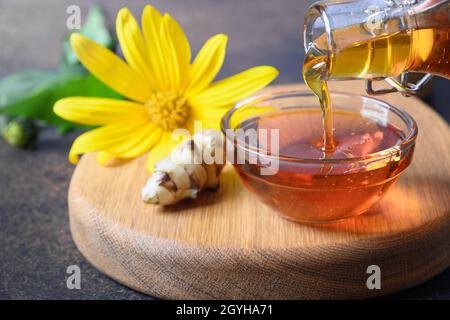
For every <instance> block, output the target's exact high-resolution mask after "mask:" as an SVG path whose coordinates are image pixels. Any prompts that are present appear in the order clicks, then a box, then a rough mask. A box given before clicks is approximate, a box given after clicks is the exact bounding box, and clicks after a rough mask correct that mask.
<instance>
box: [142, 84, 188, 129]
mask: <svg viewBox="0 0 450 320" xmlns="http://www.w3.org/2000/svg"><path fill="white" fill-rule="evenodd" d="M145 106H146V107H147V108H148V113H149V115H150V120H151V121H152V122H154V123H156V124H159V125H160V126H161V127H162V128H163V129H164V130H170V131H172V130H175V129H177V128H180V127H181V126H182V125H183V124H184V123H185V122H186V120H187V118H188V116H189V106H188V105H187V101H186V98H184V97H183V96H182V95H179V94H177V93H175V92H173V91H167V92H157V93H153V94H152V95H151V97H150V99H148V101H147V102H146V103H145Z"/></svg>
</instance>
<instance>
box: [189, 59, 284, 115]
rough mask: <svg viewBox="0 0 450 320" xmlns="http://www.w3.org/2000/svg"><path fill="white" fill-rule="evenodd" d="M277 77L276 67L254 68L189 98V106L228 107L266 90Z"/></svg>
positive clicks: (221, 81)
mask: <svg viewBox="0 0 450 320" xmlns="http://www.w3.org/2000/svg"><path fill="white" fill-rule="evenodd" d="M277 75H278V71H277V69H275V68H274V67H270V66H260V67H254V68H251V69H249V70H246V71H244V72H241V73H239V74H237V75H234V76H232V77H229V78H226V79H223V80H220V81H218V82H216V83H214V84H213V85H211V86H210V87H209V88H208V89H206V90H205V91H203V92H202V93H200V94H198V95H196V96H193V97H191V98H189V104H190V105H191V106H194V107H195V106H205V107H208V108H219V107H227V106H229V105H230V104H233V103H235V102H237V101H239V100H242V99H244V98H246V97H248V96H249V95H251V94H253V93H255V92H256V91H258V90H260V89H262V88H264V87H265V86H266V85H268V84H269V83H270V82H272V80H273V79H275V78H276V76H277Z"/></svg>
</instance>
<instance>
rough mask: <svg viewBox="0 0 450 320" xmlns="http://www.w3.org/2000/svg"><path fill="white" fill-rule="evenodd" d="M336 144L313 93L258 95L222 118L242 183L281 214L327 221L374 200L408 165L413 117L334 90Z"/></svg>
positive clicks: (229, 153) (355, 212) (413, 135)
mask: <svg viewBox="0 0 450 320" xmlns="http://www.w3.org/2000/svg"><path fill="white" fill-rule="evenodd" d="M331 100H332V101H333V146H332V148H327V147H326V146H325V144H324V127H323V122H322V120H323V113H322V109H321V108H320V106H319V102H318V101H317V98H316V97H315V96H314V95H313V94H312V93H309V92H290V93H280V94H274V95H267V96H260V97H256V98H252V99H249V100H246V101H244V102H242V103H241V104H239V105H237V106H236V107H235V108H233V109H232V110H230V112H228V114H227V115H225V117H224V118H223V119H222V129H223V132H224V133H225V134H226V138H227V157H228V160H229V161H230V162H231V163H233V166H234V168H235V169H236V171H237V172H238V174H239V176H240V177H241V179H242V181H243V183H244V185H245V186H246V187H247V188H248V189H249V190H250V191H251V192H253V193H254V194H255V195H256V196H258V198H259V199H260V200H262V201H263V202H264V203H265V204H267V205H268V206H270V207H271V208H273V209H275V210H276V211H277V212H278V213H280V214H281V215H282V216H284V217H286V218H288V219H291V220H295V221H299V222H304V223H329V222H335V221H338V220H341V219H344V218H347V217H351V216H355V215H358V214H361V213H363V212H365V211H367V210H368V209H369V208H370V207H372V206H373V205H374V204H375V203H376V202H377V201H378V200H380V199H381V198H382V197H383V195H385V194H386V192H387V190H388V189H389V188H390V187H391V186H392V185H393V184H394V183H395V182H396V181H397V179H398V178H399V176H400V174H401V173H402V172H403V171H404V170H405V169H406V168H407V167H408V165H409V164H410V162H411V158H412V155H413V151H414V145H415V138H416V135H417V126H416V123H415V122H414V120H413V119H412V118H411V117H410V116H409V115H408V114H407V113H406V112H404V111H401V110H399V109H397V108H395V107H393V106H391V105H389V104H387V103H385V102H382V101H379V100H376V99H373V98H368V97H362V96H355V95H350V94H341V93H331Z"/></svg>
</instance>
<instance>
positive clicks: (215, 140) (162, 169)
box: [142, 130, 225, 206]
mask: <svg viewBox="0 0 450 320" xmlns="http://www.w3.org/2000/svg"><path fill="white" fill-rule="evenodd" d="M224 165H225V150H224V142H223V137H222V135H221V133H220V132H219V131H215V130H205V131H203V132H201V133H197V134H195V135H194V136H193V137H192V139H189V140H185V141H183V142H181V143H180V144H179V145H178V146H177V147H176V148H175V149H174V150H173V151H172V152H171V153H170V155H169V156H167V157H166V158H165V159H163V160H161V161H159V162H158V163H156V165H155V170H154V173H153V175H152V176H151V178H150V179H149V180H148V182H147V184H146V185H145V187H144V188H143V189H142V200H143V201H144V202H146V203H153V204H160V205H163V206H166V205H170V204H174V203H176V202H178V201H181V200H183V199H186V198H192V199H195V198H196V197H197V195H198V193H199V192H200V191H201V190H202V189H204V188H207V189H217V188H218V187H219V182H220V173H221V171H222V168H223V167H224Z"/></svg>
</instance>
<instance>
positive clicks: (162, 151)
mask: <svg viewBox="0 0 450 320" xmlns="http://www.w3.org/2000/svg"><path fill="white" fill-rule="evenodd" d="M180 142H181V141H180V140H178V141H176V140H173V139H172V133H171V132H169V131H166V132H164V133H163V134H162V135H161V138H160V140H159V142H158V144H157V145H155V146H154V147H153V148H152V150H151V151H150V154H149V156H148V158H147V170H148V171H149V172H153V169H154V167H155V164H156V163H157V162H158V161H160V160H162V159H164V158H165V157H167V156H168V155H169V153H170V152H171V151H172V150H173V148H174V147H176V146H177V145H178V144H179V143H180Z"/></svg>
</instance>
